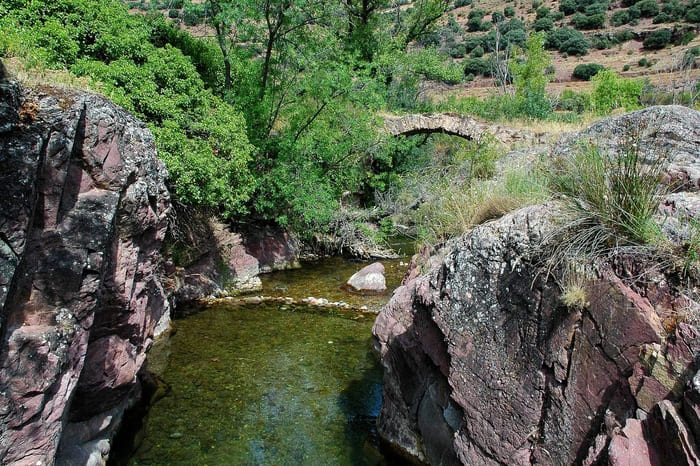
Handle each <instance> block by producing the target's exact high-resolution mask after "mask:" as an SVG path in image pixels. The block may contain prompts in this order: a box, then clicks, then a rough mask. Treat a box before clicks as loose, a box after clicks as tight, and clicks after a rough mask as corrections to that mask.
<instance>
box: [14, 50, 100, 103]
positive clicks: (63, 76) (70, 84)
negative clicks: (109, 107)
mask: <svg viewBox="0 0 700 466" xmlns="http://www.w3.org/2000/svg"><path fill="white" fill-rule="evenodd" d="M2 62H3V64H4V65H5V67H6V69H7V71H8V73H9V75H10V77H11V78H12V79H14V80H17V82H19V83H20V84H21V85H22V86H24V87H27V88H41V89H45V88H49V87H50V88H53V89H54V90H61V89H64V90H68V89H77V90H81V91H84V92H89V93H92V94H99V95H104V94H103V93H102V92H100V87H101V86H100V83H99V82H96V81H93V80H92V79H90V78H88V77H77V76H75V75H74V74H71V73H70V72H69V71H67V70H51V69H48V68H44V67H41V66H29V65H28V64H27V62H26V61H24V60H22V59H21V58H17V57H10V58H3V61H2Z"/></svg>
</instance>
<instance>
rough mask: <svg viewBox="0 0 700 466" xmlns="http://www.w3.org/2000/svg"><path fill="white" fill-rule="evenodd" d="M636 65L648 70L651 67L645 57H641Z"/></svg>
mask: <svg viewBox="0 0 700 466" xmlns="http://www.w3.org/2000/svg"><path fill="white" fill-rule="evenodd" d="M637 65H639V66H642V67H646V68H648V67H650V66H651V62H650V61H649V60H647V57H642V58H640V59H639V61H638V62H637Z"/></svg>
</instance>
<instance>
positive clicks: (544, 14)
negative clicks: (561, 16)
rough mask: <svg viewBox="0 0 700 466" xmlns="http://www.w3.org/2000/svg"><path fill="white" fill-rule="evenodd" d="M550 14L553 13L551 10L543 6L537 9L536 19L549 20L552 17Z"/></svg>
mask: <svg viewBox="0 0 700 466" xmlns="http://www.w3.org/2000/svg"><path fill="white" fill-rule="evenodd" d="M550 13H551V11H550V10H549V8H547V7H546V6H543V7H541V8H538V9H537V16H536V17H535V19H542V18H548V17H549V16H550Z"/></svg>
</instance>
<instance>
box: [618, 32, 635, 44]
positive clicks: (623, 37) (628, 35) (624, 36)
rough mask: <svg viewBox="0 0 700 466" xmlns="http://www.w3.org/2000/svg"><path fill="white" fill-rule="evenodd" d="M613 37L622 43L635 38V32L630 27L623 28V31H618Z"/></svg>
mask: <svg viewBox="0 0 700 466" xmlns="http://www.w3.org/2000/svg"><path fill="white" fill-rule="evenodd" d="M613 37H614V38H615V40H616V41H617V42H619V43H622V42H627V41H628V40H632V39H634V33H633V32H632V31H630V30H629V29H623V30H622V31H617V32H616V33H615V35H614V36H613Z"/></svg>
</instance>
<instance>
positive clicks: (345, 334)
mask: <svg viewBox="0 0 700 466" xmlns="http://www.w3.org/2000/svg"><path fill="white" fill-rule="evenodd" d="M404 260H405V259H403V260H401V259H399V260H392V261H383V263H384V264H385V267H386V269H387V286H388V288H389V289H393V288H395V287H396V286H398V284H399V283H400V280H401V277H402V276H403V274H404V273H405V269H406V265H405V263H404ZM364 265H366V264H362V263H354V262H350V261H346V260H343V259H340V258H332V259H327V260H325V261H321V262H315V263H313V264H305V266H304V267H303V268H302V269H298V270H291V271H284V272H276V273H273V274H268V275H266V276H263V277H262V278H263V286H264V289H263V293H264V294H265V295H273V296H291V297H294V298H296V299H299V298H303V297H308V296H314V297H322V298H326V299H328V300H330V301H345V302H347V303H349V304H351V305H352V306H355V307H359V306H361V305H362V306H367V307H368V308H370V309H375V310H378V309H379V308H381V306H383V305H384V304H385V303H386V301H387V300H388V298H389V293H387V294H386V295H382V296H362V295H357V294H350V293H348V292H346V291H343V290H341V289H340V286H341V285H342V284H343V283H345V280H347V278H348V277H349V276H350V275H351V274H352V273H353V272H354V271H356V270H359V269H360V268H361V267H362V266H364ZM373 321H374V316H373V315H371V314H361V313H357V312H349V311H344V310H341V309H320V308H313V307H308V306H301V305H285V304H270V303H266V304H260V305H251V306H227V305H226V304H220V305H216V306H213V307H210V308H207V309H205V310H204V311H202V312H199V313H195V314H193V315H190V316H189V317H186V318H184V319H181V320H177V321H175V323H174V326H175V330H176V332H175V334H174V335H173V336H172V337H171V338H170V339H169V340H168V341H167V342H163V343H161V344H160V346H159V347H156V348H154V350H153V352H152V353H154V354H152V356H151V360H150V362H149V364H150V369H151V370H153V371H154V372H155V373H157V374H158V376H159V377H160V378H161V379H162V381H163V382H164V384H165V386H167V387H168V392H167V395H166V396H164V397H163V398H162V399H160V400H158V401H157V402H156V403H155V404H154V405H153V406H152V407H151V409H150V413H149V415H148V417H147V419H146V422H145V428H144V430H143V432H142V434H141V435H139V436H138V437H139V439H140V446H139V447H138V449H137V450H136V451H135V452H134V453H133V454H132V455H131V458H130V459H129V460H128V461H127V463H128V464H133V465H151V464H172V465H175V464H178V465H179V464H182V465H185V464H188V465H191V464H209V465H213V464H260V465H267V464H270V465H273V464H274V465H278V464H283V465H287V464H310V465H315V464H319V465H331V464H337V465H380V464H389V463H390V462H389V461H388V460H387V459H386V458H385V456H384V454H383V453H382V451H381V449H380V448H379V439H378V438H377V434H376V430H375V421H376V417H377V415H378V414H379V408H380V406H381V391H382V373H381V368H380V365H379V360H378V356H377V354H376V353H375V351H374V349H373V345H372V340H371V338H372V337H371V327H372V324H373Z"/></svg>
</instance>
